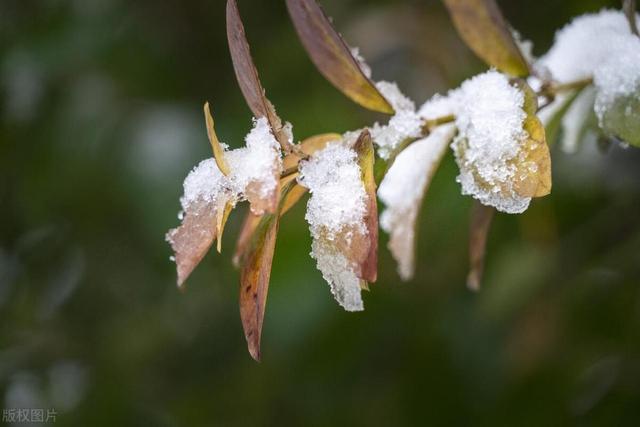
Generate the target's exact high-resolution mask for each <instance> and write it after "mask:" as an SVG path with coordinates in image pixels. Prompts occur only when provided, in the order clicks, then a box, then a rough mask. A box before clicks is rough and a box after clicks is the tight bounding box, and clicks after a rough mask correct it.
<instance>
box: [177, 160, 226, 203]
mask: <svg viewBox="0 0 640 427" xmlns="http://www.w3.org/2000/svg"><path fill="white" fill-rule="evenodd" d="M183 188H184V195H183V196H182V198H181V199H180V204H181V205H182V209H183V210H185V211H187V210H189V206H190V205H191V204H192V203H195V202H196V201H204V202H213V203H215V202H216V200H217V199H218V197H219V195H220V194H222V193H225V192H229V190H228V183H227V179H226V177H225V176H224V175H222V172H220V169H218V165H217V164H216V161H215V159H214V158H213V157H212V158H209V159H206V160H203V161H201V162H200V163H199V164H198V166H196V167H194V168H193V170H192V171H191V172H190V173H189V175H187V177H186V178H185V180H184V183H183Z"/></svg>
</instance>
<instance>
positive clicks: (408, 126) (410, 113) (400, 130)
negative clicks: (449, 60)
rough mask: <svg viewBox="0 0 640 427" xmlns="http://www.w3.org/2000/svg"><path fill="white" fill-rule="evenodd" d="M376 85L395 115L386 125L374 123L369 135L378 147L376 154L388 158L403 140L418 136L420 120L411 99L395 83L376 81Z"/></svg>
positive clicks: (420, 125)
mask: <svg viewBox="0 0 640 427" xmlns="http://www.w3.org/2000/svg"><path fill="white" fill-rule="evenodd" d="M376 87H377V88H378V90H379V91H380V92H381V93H382V94H383V95H384V97H385V98H386V99H387V100H388V101H389V103H390V104H391V105H392V106H393V109H394V110H395V115H394V116H393V117H392V118H391V119H390V120H389V123H387V125H385V126H381V125H379V124H378V123H376V124H374V126H373V127H372V128H371V137H372V138H373V142H374V143H375V144H376V146H377V147H378V155H379V156H380V157H382V158H383V159H388V158H389V156H390V155H391V153H393V151H394V150H395V149H396V148H397V147H398V146H399V145H400V144H401V143H402V142H403V141H404V140H406V139H408V138H417V137H419V136H420V134H421V127H422V120H421V119H420V116H418V114H416V106H415V104H414V103H413V101H411V100H410V99H409V98H407V97H406V96H404V95H403V94H402V93H401V92H400V89H398V86H397V85H396V84H395V83H389V82H378V83H376Z"/></svg>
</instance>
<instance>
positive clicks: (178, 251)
mask: <svg viewBox="0 0 640 427" xmlns="http://www.w3.org/2000/svg"><path fill="white" fill-rule="evenodd" d="M216 222H217V206H216V204H215V203H213V202H205V201H202V200H201V201H198V202H195V203H193V204H191V205H190V206H189V209H188V210H186V211H185V213H184V219H183V221H182V224H181V225H180V226H179V227H178V228H174V229H172V230H170V231H169V232H168V233H167V236H166V239H167V241H168V242H169V243H170V244H171V248H172V249H173V252H174V254H175V255H174V256H175V262H176V267H177V270H178V288H180V289H183V288H184V282H185V281H186V280H187V278H188V277H189V275H190V274H191V272H192V271H193V270H194V268H196V266H197V265H198V264H199V263H200V261H202V258H204V256H205V255H206V254H207V251H208V250H209V248H210V247H211V245H212V244H213V241H214V240H215V238H216V236H217V232H216V230H217V227H216Z"/></svg>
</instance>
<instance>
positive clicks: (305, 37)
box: [287, 0, 394, 114]
mask: <svg viewBox="0 0 640 427" xmlns="http://www.w3.org/2000/svg"><path fill="white" fill-rule="evenodd" d="M287 8H288V9H289V14H290V16H291V20H292V21H293V25H294V27H295V28H296V31H297V33H298V36H299V38H300V41H301V42H302V44H303V46H304V48H305V49H306V51H307V53H308V54H309V56H310V57H311V60H312V61H313V63H314V64H315V65H316V67H317V68H318V70H319V71H320V73H322V75H323V76H324V77H325V78H326V79H327V80H329V81H330V82H331V83H332V84H333V85H334V86H335V87H336V88H337V89H339V90H340V91H341V92H342V93H344V94H345V95H346V96H347V97H348V98H350V99H351V100H353V101H354V102H356V103H358V104H360V105H361V106H363V107H365V108H368V109H370V110H373V111H379V112H381V113H387V114H393V112H394V111H393V108H392V107H391V105H390V104H389V102H388V101H387V100H386V99H385V98H384V96H382V94H381V93H380V92H379V91H378V89H376V87H375V85H374V84H373V82H372V81H371V80H370V79H369V78H368V77H367V76H366V75H365V73H364V72H363V70H362V68H361V67H360V65H359V63H358V60H357V59H356V58H355V57H354V56H353V54H352V52H351V50H350V49H349V47H348V46H347V44H346V43H345V42H344V40H343V39H342V37H341V36H340V34H339V33H338V32H337V31H336V30H335V29H334V28H333V25H332V24H331V21H330V19H329V18H328V17H327V16H326V15H325V13H324V11H323V10H322V8H321V7H320V5H318V3H317V2H316V0H287Z"/></svg>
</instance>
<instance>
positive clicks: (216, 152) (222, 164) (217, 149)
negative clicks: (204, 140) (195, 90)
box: [204, 102, 231, 176]
mask: <svg viewBox="0 0 640 427" xmlns="http://www.w3.org/2000/svg"><path fill="white" fill-rule="evenodd" d="M204 119H205V122H206V123H207V136H208V137H209V142H210V143H211V148H212V150H213V157H214V159H215V160H216V164H217V165H218V169H220V172H222V174H223V175H225V176H227V175H229V173H230V172H231V171H230V169H229V165H228V164H227V161H226V160H225V158H224V149H223V148H222V146H221V145H220V141H219V140H218V136H217V135H216V131H215V128H214V124H213V117H212V116H211V110H210V109H209V103H208V102H205V103H204Z"/></svg>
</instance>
